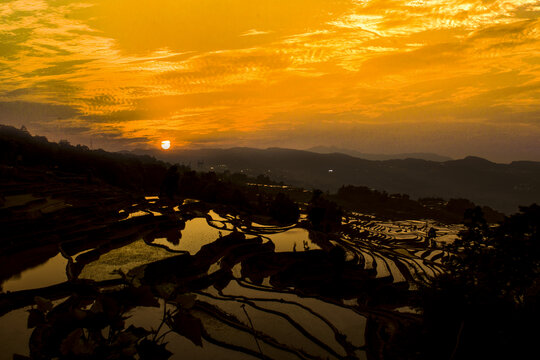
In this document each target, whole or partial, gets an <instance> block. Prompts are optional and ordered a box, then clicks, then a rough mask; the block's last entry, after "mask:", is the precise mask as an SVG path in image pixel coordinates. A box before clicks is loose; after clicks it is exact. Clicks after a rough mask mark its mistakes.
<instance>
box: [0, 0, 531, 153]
mask: <svg viewBox="0 0 540 360" xmlns="http://www.w3.org/2000/svg"><path fill="white" fill-rule="evenodd" d="M224 4H225V3H223V4H222V3H219V4H217V3H216V2H214V1H211V0H201V1H196V2H184V1H174V0H156V1H155V2H154V3H153V4H152V5H151V6H149V5H148V4H142V3H141V4H136V3H134V2H133V1H128V0H117V1H106V0H84V2H80V3H75V2H70V1H52V0H51V1H44V0H41V1H40V0H31V1H30V0H28V1H20V0H17V1H9V0H8V1H4V2H2V3H1V4H0V16H2V20H3V21H2V23H0V102H1V103H0V121H3V122H11V123H15V122H21V121H25V122H27V123H29V122H32V124H35V125H36V126H42V128H43V129H49V130H50V129H57V131H58V132H61V128H62V127H66V128H69V129H74V130H73V132H74V133H77V134H79V135H80V136H81V139H83V138H82V137H83V136H87V135H88V134H94V135H95V136H98V135H99V134H108V135H107V136H105V137H103V138H102V139H103V141H104V143H105V141H110V142H111V144H112V143H114V142H118V143H120V142H119V141H120V139H126V140H125V142H122V144H123V145H125V144H130V141H131V140H129V139H133V141H134V142H136V143H137V144H140V143H141V142H144V141H145V139H146V141H148V142H152V141H154V140H155V139H157V138H159V137H160V136H162V135H163V134H171V135H173V136H174V137H176V138H175V139H174V140H175V142H176V143H181V144H184V145H186V146H188V145H189V144H192V145H197V144H198V145H201V146H202V144H206V143H209V144H212V146H214V145H215V146H218V145H219V144H220V142H221V143H222V144H224V145H225V144H226V145H234V142H235V141H236V142H238V143H239V144H242V145H245V146H250V145H253V144H262V143H266V144H274V145H278V146H289V147H299V146H300V145H302V146H303V145H305V144H307V143H310V144H309V145H310V146H312V145H317V144H316V143H311V142H313V141H316V140H317V139H318V140H317V141H324V140H325V139H328V141H334V142H335V143H337V144H339V142H340V139H342V138H343V139H345V138H346V139H349V140H347V141H350V142H351V144H353V145H354V141H353V138H354V137H353V135H354V136H356V137H357V138H358V139H359V140H358V141H357V144H360V143H362V144H368V145H369V146H371V147H372V148H365V149H361V150H364V151H366V152H369V151H371V152H375V151H378V152H381V151H382V152H384V146H394V145H392V144H401V145H400V146H403V147H405V146H409V147H414V146H417V145H418V144H416V143H417V142H418V141H419V140H418V139H419V138H418V137H415V135H414V133H413V132H412V131H409V130H407V126H409V125H407V126H404V125H403V124H404V123H405V124H424V125H423V126H424V129H429V131H431V134H432V138H438V137H439V134H438V133H437V128H440V129H441V132H440V133H441V134H442V133H444V134H445V135H444V136H455V137H459V136H460V135H459V132H458V131H457V130H456V131H454V130H455V129H457V128H458V125H457V124H463V123H466V124H469V125H468V126H469V127H466V128H471V129H472V128H473V127H474V126H473V125H472V124H478V126H488V125H489V129H491V130H489V131H487V132H486V135H485V136H486V138H485V139H484V140H482V141H483V143H485V144H489V143H490V142H489V139H488V137H489V136H495V137H496V138H499V137H500V134H501V131H502V130H501V129H505V131H506V130H508V129H510V128H511V127H512V126H515V127H516V128H517V129H520V130H519V131H518V130H516V134H518V133H519V134H521V135H523V136H525V132H524V131H522V130H523V129H524V127H527V126H528V127H531V128H536V126H537V123H538V121H537V118H535V116H537V114H538V112H539V110H540V109H539V105H538V104H540V102H539V101H538V100H539V99H538V98H539V89H538V82H539V81H540V70H539V67H538V65H539V64H540V52H539V50H538V49H540V44H539V40H540V25H539V20H538V15H539V14H540V12H539V11H538V4H537V1H533V0H519V1H512V2H507V1H498V0H494V1H482V0H451V1H442V0H426V1H420V0H418V1H404V0H395V1H387V0H365V1H356V0H310V1H308V0H289V1H275V0H263V1H257V2H246V1H244V0H232V1H228V2H226V4H227V5H224ZM128 11H129V16H125V14H126V13H128ZM263 29H264V31H263ZM428 122H430V124H431V125H427V124H428ZM451 124H455V127H452V126H453V125H451ZM486 124H487V125H486ZM354 126H357V129H362V131H359V132H354V131H353V129H354ZM392 126H394V128H395V129H396V130H395V132H394V133H393V134H392V136H390V135H389V134H390V133H392V132H391V131H390V130H391V128H392ZM310 128H314V129H319V130H317V131H318V132H317V134H320V136H319V135H316V134H315V133H312V132H310V131H309V129H310ZM376 129H381V130H380V131H379V130H376ZM450 129H454V130H450ZM474 129H476V128H475V127H474ZM50 131H53V130H50ZM475 131H476V130H475ZM349 132H350V133H349ZM396 132H400V133H399V134H398V133H396ZM289 133H290V135H287V134H289ZM111 134H114V135H111ZM309 134H312V135H309ZM367 134H370V135H369V136H368V135H367ZM477 134H478V136H479V137H481V134H480V133H479V132H477ZM427 136H428V131H427V130H426V132H425V133H423V137H421V138H420V139H421V140H420V142H423V143H424V144H428V143H429V144H431V145H433V146H434V144H433V142H428V141H427V140H424V137H427ZM462 136H463V135H462ZM516 136H517V135H516ZM304 137H305V139H304ZM390 138H391V139H399V141H395V142H392V141H390V142H389V141H388V139H390ZM309 139H311V140H309ZM514 139H517V137H514ZM527 139H528V137H527ZM360 140H361V141H362V142H360ZM405 140H406V141H405ZM457 143H459V141H456V144H457ZM505 144H506V145H505V146H510V144H509V143H508V142H506V143H505ZM198 145H197V146H198ZM383 145H384V146H383ZM431 145H430V146H431ZM465 145H466V144H465V143H464V142H461V143H460V145H459V146H465ZM111 146H112V145H111ZM351 146H352V145H351ZM357 146H360V145H357ZM366 146H367V145H366ZM395 146H397V145H395ZM418 146H420V145H418ZM459 146H458V145H456V147H455V149H454V150H452V148H451V142H450V141H448V147H447V148H441V149H443V150H445V151H448V153H449V152H450V151H460V148H459ZM468 146H472V145H468ZM493 146H495V145H493ZM487 147H488V145H486V149H487ZM515 147H516V148H518V147H519V146H518V144H516V145H515ZM412 150H415V149H406V148H403V149H397V151H399V152H407V151H412ZM416 150H418V149H416ZM496 150H497V149H495V148H494V150H493V153H494V154H495V153H496V152H497V151H498V150H497V151H496ZM449 154H450V153H449ZM532 154H533V155H531V156H533V157H535V158H538V159H540V150H535V151H533V152H532ZM498 156H500V155H498Z"/></svg>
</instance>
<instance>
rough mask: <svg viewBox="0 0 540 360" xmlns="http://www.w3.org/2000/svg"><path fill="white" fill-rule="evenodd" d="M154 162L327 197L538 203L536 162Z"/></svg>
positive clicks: (255, 152) (238, 151) (176, 158)
mask: <svg viewBox="0 0 540 360" xmlns="http://www.w3.org/2000/svg"><path fill="white" fill-rule="evenodd" d="M155 156H156V157H159V158H161V159H163V160H168V161H172V162H179V163H184V164H186V165H187V164H190V165H191V166H192V167H194V168H195V167H196V168H197V169H200V170H208V169H212V168H213V169H215V170H217V171H220V170H221V171H223V170H229V171H231V172H235V171H243V172H245V173H247V174H252V175H257V174H269V175H270V177H271V178H272V179H273V180H277V181H283V182H286V183H288V184H292V185H295V186H303V187H307V188H321V189H324V190H329V191H332V192H333V191H336V190H337V189H338V188H339V187H341V186H342V185H347V184H351V185H362V186H367V187H370V188H374V189H377V190H383V191H386V192H388V193H404V194H409V195H410V196H411V197H414V198H421V197H433V196H436V197H444V198H446V199H449V198H467V199H470V200H472V201H474V202H475V203H478V204H481V205H487V206H491V207H493V208H495V209H497V210H499V211H503V212H505V213H513V212H515V211H517V210H518V206H519V205H524V204H531V203H533V202H539V201H540V162H531V161H515V162H512V163H511V164H497V163H493V162H490V161H487V160H485V159H481V158H477V157H466V158H465V159H461V160H452V161H444V162H435V161H426V160H419V159H405V160H387V161H369V160H364V159H359V158H355V157H352V156H348V155H344V154H338V153H333V154H316V153H312V152H308V151H300V150H290V149H279V148H270V149H266V150H260V149H251V148H233V149H213V150H212V149H205V150H190V151H177V152H170V153H167V154H158V153H156V154H155Z"/></svg>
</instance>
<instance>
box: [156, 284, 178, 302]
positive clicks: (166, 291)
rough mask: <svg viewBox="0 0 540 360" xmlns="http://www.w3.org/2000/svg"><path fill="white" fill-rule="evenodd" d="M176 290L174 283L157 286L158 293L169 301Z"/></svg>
mask: <svg viewBox="0 0 540 360" xmlns="http://www.w3.org/2000/svg"><path fill="white" fill-rule="evenodd" d="M174 290H176V288H175V286H174V284H172V283H163V284H158V285H156V291H157V292H158V294H159V296H161V297H162V298H163V299H167V300H168V299H169V298H170V297H171V295H172V294H173V292H174Z"/></svg>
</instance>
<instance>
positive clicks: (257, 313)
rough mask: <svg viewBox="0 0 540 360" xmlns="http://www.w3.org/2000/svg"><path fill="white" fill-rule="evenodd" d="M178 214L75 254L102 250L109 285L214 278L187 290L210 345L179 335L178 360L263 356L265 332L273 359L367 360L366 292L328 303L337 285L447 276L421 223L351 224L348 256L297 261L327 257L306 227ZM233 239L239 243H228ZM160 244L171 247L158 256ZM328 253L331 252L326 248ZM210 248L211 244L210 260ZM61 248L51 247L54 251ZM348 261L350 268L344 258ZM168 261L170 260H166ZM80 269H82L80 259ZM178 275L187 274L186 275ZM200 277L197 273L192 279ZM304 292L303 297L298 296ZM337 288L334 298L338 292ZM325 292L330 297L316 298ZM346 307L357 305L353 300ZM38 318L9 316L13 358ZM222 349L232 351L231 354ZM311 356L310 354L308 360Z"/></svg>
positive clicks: (55, 272) (0, 335) (143, 317)
mask: <svg viewBox="0 0 540 360" xmlns="http://www.w3.org/2000/svg"><path fill="white" fill-rule="evenodd" d="M147 200H152V199H151V198H148V199H147ZM150 203H151V202H150ZM162 208H163V209H162ZM174 212H175V213H174V216H171V213H172V211H171V210H169V211H168V210H167V208H166V207H157V206H155V207H152V206H149V208H148V209H146V208H144V209H139V208H136V211H134V212H131V213H130V214H129V215H128V214H125V215H126V216H127V219H129V220H130V221H129V222H122V224H125V226H124V227H122V226H120V227H118V229H119V230H118V233H121V232H122V231H126V233H128V234H129V232H128V231H127V230H130V231H132V232H133V234H134V236H133V237H127V236H124V237H122V236H118V234H117V233H116V234H114V233H113V234H112V235H111V238H110V239H108V238H104V239H103V240H100V241H102V242H101V243H99V244H97V245H96V244H94V245H89V244H87V243H84V242H83V243H82V245H81V247H80V248H78V247H75V248H76V249H77V252H78V254H77V255H75V256H73V259H76V258H77V256H79V255H81V254H83V253H84V252H87V251H89V250H83V248H84V247H91V246H96V247H95V248H93V249H94V250H96V251H95V252H96V254H93V255H95V257H92V256H90V257H87V258H86V259H87V260H88V261H87V262H84V261H83V260H84V259H79V260H81V261H80V265H81V267H82V271H81V273H80V275H79V278H81V279H91V280H95V281H101V280H107V279H112V278H119V275H118V273H115V271H116V270H121V271H123V272H124V273H128V272H129V271H130V270H133V269H135V271H133V272H132V273H130V274H129V276H131V275H135V276H143V277H144V276H146V275H148V274H146V269H149V268H151V267H153V268H155V269H158V271H156V273H155V274H154V277H152V276H151V275H149V276H146V278H144V279H145V281H147V282H146V284H151V285H152V286H154V287H155V288H154V290H155V289H159V288H160V287H161V288H166V287H167V286H175V285H178V284H180V283H182V281H186V284H188V283H189V281H192V280H190V279H184V278H183V277H186V278H187V277H189V276H192V275H193V276H195V275H196V276H195V277H196V278H197V279H203V280H204V281H199V282H197V281H194V282H192V283H189V284H190V286H191V287H186V288H182V289H181V290H180V291H191V292H193V293H195V294H197V303H196V305H195V306H194V308H193V309H190V313H191V314H193V315H194V316H195V317H197V318H199V319H200V321H201V323H202V324H203V326H204V329H205V331H207V332H208V334H207V335H208V336H209V337H208V338H204V339H203V340H202V341H203V347H202V348H201V347H198V346H196V345H194V344H193V343H192V342H191V341H189V340H187V339H186V338H185V337H182V336H179V335H178V334H172V333H171V334H169V335H168V337H167V339H166V340H167V342H168V343H169V344H168V345H167V348H168V349H169V350H170V351H172V352H173V353H174V355H173V357H172V358H173V359H174V358H212V359H233V358H234V359H250V358H254V356H255V357H258V356H257V355H258V352H259V347H258V345H257V343H256V342H255V341H254V336H253V333H252V332H251V327H252V326H253V328H254V329H256V331H259V332H261V333H264V334H265V336H266V338H264V337H261V338H260V339H259V340H260V348H261V349H262V352H263V353H264V355H265V356H268V357H270V358H274V359H288V358H329V359H341V358H345V357H346V356H351V358H355V357H356V358H358V359H365V358H366V356H367V355H366V352H365V351H366V347H365V346H366V341H365V337H366V335H365V332H366V322H367V317H366V316H364V315H363V314H365V313H367V311H366V310H365V309H362V310H361V311H365V312H362V313H360V310H359V309H360V307H359V306H358V304H359V300H357V298H356V297H357V296H358V293H361V291H363V288H361V286H360V285H358V288H359V289H360V290H358V291H357V292H354V291H353V292H351V293H352V294H353V295H351V296H349V295H343V298H342V299H338V300H335V299H333V298H332V299H333V300H332V299H328V298H326V297H324V296H327V295H325V294H327V293H325V292H323V290H325V291H326V289H327V288H328V286H329V285H333V284H337V283H338V282H339V284H341V285H336V286H342V287H343V288H344V289H341V290H343V294H349V293H348V292H347V290H350V289H349V288H351V287H353V288H354V287H355V286H356V284H361V282H362V281H365V280H370V284H381V285H385V284H386V285H387V284H391V283H392V281H393V282H394V283H406V282H407V281H409V280H410V279H412V275H416V274H428V275H430V274H433V273H434V271H435V270H437V268H436V266H435V264H434V263H433V261H431V259H437V258H439V257H440V256H442V255H443V252H442V251H441V250H439V249H435V248H434V249H426V247H425V246H424V245H423V243H422V241H423V239H424V237H423V235H422V232H425V230H424V229H418V227H417V225H416V224H413V223H411V224H407V223H404V222H401V223H399V224H398V223H391V222H384V223H383V222H376V221H374V220H371V219H370V220H369V221H365V222H363V221H360V220H355V219H353V220H352V221H351V222H350V223H348V224H347V226H348V227H349V229H350V231H349V232H348V233H342V235H341V238H336V239H333V241H332V244H333V245H334V246H336V247H340V248H343V249H344V250H343V251H342V252H339V251H338V252H336V251H333V252H330V253H327V252H322V251H314V252H304V253H291V252H292V251H296V252H303V251H307V250H315V249H320V248H321V247H320V246H319V245H317V244H315V243H314V242H313V241H312V240H311V239H310V237H309V231H308V230H306V229H303V228H297V227H293V228H291V227H279V226H275V225H264V224H257V223H250V222H249V220H247V221H244V220H243V219H241V218H240V217H237V216H232V215H224V216H225V217H223V216H220V215H219V214H218V213H216V212H214V211H209V212H208V213H207V217H206V218H205V217H197V218H194V219H192V220H188V221H186V222H185V224H184V221H183V220H182V214H177V212H182V209H181V208H179V207H175V208H174ZM127 213H129V211H127ZM194 213H195V214H198V215H199V216H204V212H202V211H201V212H193V213H189V215H188V216H193V214H194ZM145 215H146V216H145ZM179 215H180V216H179ZM127 219H126V220H127ZM249 224H250V225H249ZM233 227H236V228H237V229H239V230H240V231H241V232H244V233H245V234H247V236H246V237H244V234H241V233H234V234H233V235H230V234H231V233H232V232H231V231H230V230H229V229H232V228H233ZM180 233H181V236H179V234H180ZM115 235H117V236H115ZM227 235H230V236H229V237H228V238H223V239H219V238H220V237H221V236H223V237H225V236H227ZM259 236H260V237H259ZM142 238H144V240H143V239H142ZM261 238H262V239H263V241H261ZM135 239H138V240H135ZM217 239H219V240H218V241H216V240H217ZM267 239H270V240H271V241H272V243H273V244H274V245H275V249H274V247H273V246H268V245H271V244H268V240H267ZM133 240H135V241H133ZM334 240H335V241H334ZM145 241H146V242H145ZM149 241H152V244H153V245H162V246H161V247H158V246H148V244H149ZM317 241H319V240H317ZM214 242H215V244H212V243H214ZM318 243H319V244H321V246H323V247H324V246H325V245H324V243H323V242H318ZM328 243H329V244H330V242H328ZM123 244H127V245H124V246H122V245H123ZM208 244H212V245H210V246H207V247H205V248H204V249H203V251H201V248H202V247H203V246H205V245H208ZM119 246H122V247H119ZM55 249H56V248H53V249H52V251H53V252H52V253H54V251H55ZM81 250H82V251H81ZM170 250H175V251H185V252H188V253H190V254H191V255H195V254H197V253H199V254H198V255H197V256H192V257H189V256H187V255H182V256H179V257H178V258H176V259H170V258H171V257H173V256H177V255H178V254H177V253H174V252H171V251H170ZM274 252H275V253H274ZM73 253H75V252H73ZM73 253H72V254H73ZM276 253H279V254H276ZM340 254H343V255H344V256H345V258H344V259H341V258H339V255H340ZM335 255H338V257H337V258H336V256H335ZM44 258H45V257H44ZM164 259H167V260H166V261H160V260H164ZM345 259H346V261H345ZM191 261H193V262H191ZM206 262H208V263H206ZM75 264H76V265H77V264H78V262H77V260H76V263H75ZM147 264H152V265H149V266H148V267H147V268H146V269H145V267H144V266H143V265H147ZM168 264H173V265H171V266H169V265H168ZM66 265H67V260H66V259H64V258H63V257H62V256H61V255H60V254H57V255H56V256H54V257H52V258H51V259H49V260H48V261H47V262H46V263H44V264H42V265H40V266H38V267H35V268H33V269H30V270H26V271H24V272H22V273H21V274H20V275H19V276H16V277H12V278H11V279H9V280H7V281H6V282H5V283H4V284H3V287H4V290H6V291H17V290H23V289H32V288H39V287H44V286H48V285H52V284H56V283H61V282H64V281H66V274H65V272H66ZM203 265H206V267H205V266H203ZM179 266H180V268H181V267H182V266H185V267H186V269H183V268H181V270H178V269H179ZM344 266H347V267H348V269H352V270H354V271H350V272H348V273H347V274H348V275H350V276H351V278H350V279H345V280H343V282H342V283H341V282H340V281H341V280H342V279H343V277H342V276H341V275H342V274H341V273H340V271H341V269H342V268H343V267H344ZM139 270H142V271H139ZM184 270H187V271H184ZM319 270H320V271H319ZM175 271H178V272H177V273H175ZM190 271H191V272H193V274H191V275H190ZM198 271H200V273H198ZM347 271H349V270H347ZM149 273H150V274H153V273H152V272H149ZM171 273H172V275H171ZM243 273H244V274H245V277H244V276H242V274H243ZM141 274H142V275H141ZM354 276H357V277H354ZM258 277H260V279H259V278H258ZM254 278H256V279H258V280H260V281H255V280H254ZM182 279H183V280H182ZM357 280H359V281H357ZM182 284H183V283H182ZM256 284H258V285H256ZM182 286H183V285H182ZM186 286H187V285H186ZM372 286H373V285H372ZM218 289H222V290H221V291H219V290H218ZM298 289H300V290H299V291H300V292H299V293H301V294H303V296H299V295H297V294H295V293H293V291H295V290H298ZM331 290H332V291H334V288H331ZM353 290H354V289H353ZM159 292H160V291H159V290H158V291H157V293H159ZM155 294H156V291H155V292H154V295H155ZM319 294H320V295H321V298H317V296H318V295H319ZM332 294H334V292H332ZM307 295H312V296H314V297H308V296H307ZM160 296H163V295H160ZM366 296H367V295H366ZM345 298H348V300H346V301H342V300H344V299H345ZM323 299H324V300H323ZM334 301H335V302H334ZM160 303H161V308H148V307H137V308H135V309H134V310H132V311H130V312H129V314H128V315H129V316H130V318H129V319H128V320H127V326H129V325H130V324H134V325H136V326H143V327H145V328H147V329H148V328H154V329H156V328H158V327H159V323H160V321H161V320H160V319H161V316H162V314H163V300H162V299H160ZM169 305H170V304H169ZM170 306H172V305H170ZM408 310H409V309H406V308H405V307H400V308H397V311H396V312H402V311H403V312H409V313H410V312H411V311H408ZM247 314H249V317H250V318H251V319H250V320H248V315H247ZM27 316H28V315H27V313H26V312H25V310H24V309H19V310H15V311H12V312H10V313H8V314H6V315H5V316H3V317H2V318H0V329H2V330H1V331H0V343H3V344H7V343H9V346H7V345H6V346H4V348H3V349H2V350H3V353H4V354H8V356H9V357H10V356H11V354H12V353H13V352H17V353H20V354H28V345H27V344H28V336H29V335H30V332H31V330H27V329H26V328H25V324H26V319H27ZM228 316H230V317H228ZM368 327H369V326H368ZM6 329H8V330H6ZM368 334H369V332H368ZM213 340H214V341H218V343H216V342H212V341H213ZM219 341H221V342H222V343H226V345H227V344H228V345H231V346H233V347H229V348H227V346H220V345H218V344H219ZM234 346H237V350H233V348H234ZM238 348H241V349H244V350H238ZM300 353H301V354H302V356H297V355H298V354H300ZM254 354H255V355H254ZM353 354H354V355H353ZM0 358H1V356H0Z"/></svg>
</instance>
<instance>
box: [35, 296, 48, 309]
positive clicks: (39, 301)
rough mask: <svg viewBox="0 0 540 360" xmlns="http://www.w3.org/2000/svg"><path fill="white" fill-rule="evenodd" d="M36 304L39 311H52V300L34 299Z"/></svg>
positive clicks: (39, 297) (37, 297)
mask: <svg viewBox="0 0 540 360" xmlns="http://www.w3.org/2000/svg"><path fill="white" fill-rule="evenodd" d="M34 302H35V303H36V305H37V307H38V309H39V310H41V311H43V312H47V311H51V310H52V308H53V304H52V302H51V300H48V299H45V298H42V297H41V296H36V297H34Z"/></svg>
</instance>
